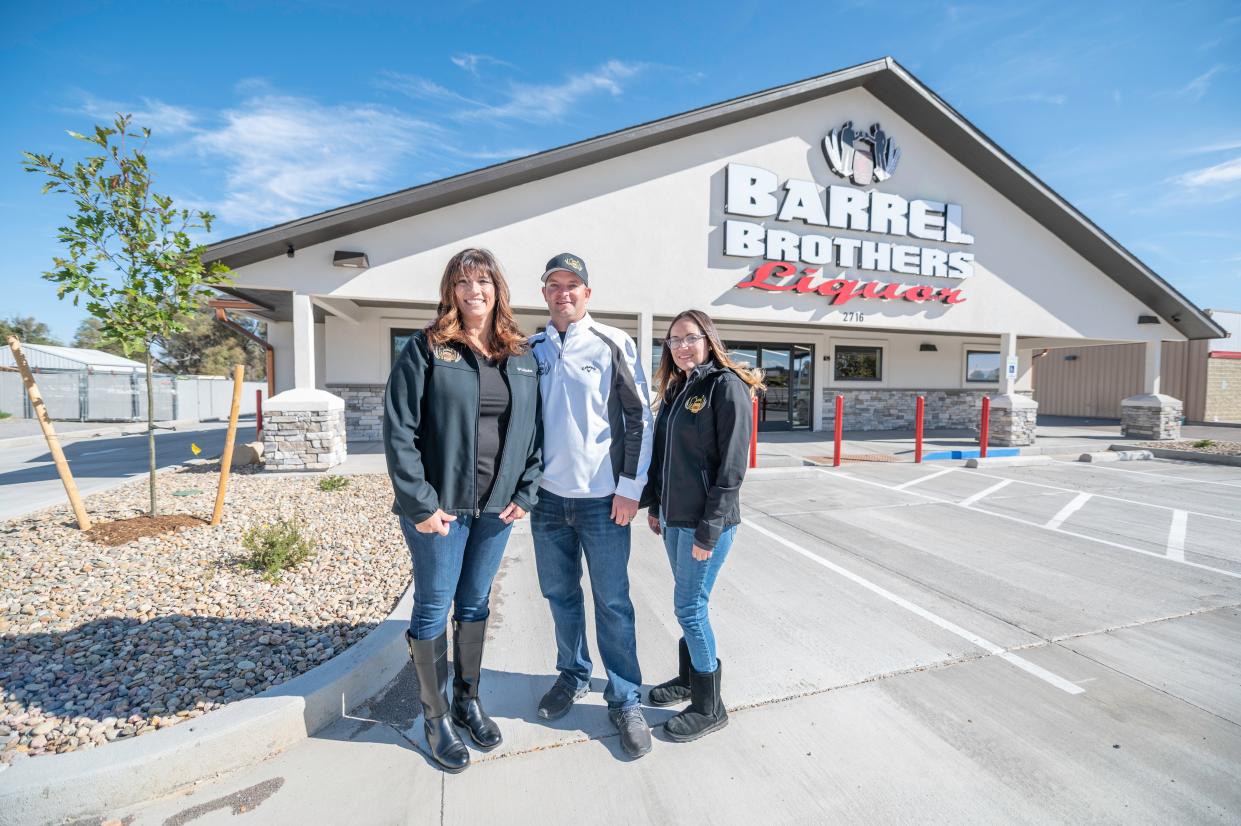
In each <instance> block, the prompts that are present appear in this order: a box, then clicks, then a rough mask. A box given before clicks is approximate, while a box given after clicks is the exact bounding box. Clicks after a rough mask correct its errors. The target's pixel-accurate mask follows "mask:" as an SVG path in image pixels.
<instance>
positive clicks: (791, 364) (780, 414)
mask: <svg viewBox="0 0 1241 826" xmlns="http://www.w3.org/2000/svg"><path fill="white" fill-rule="evenodd" d="M725 346H727V347H728V353H729V355H730V356H732V358H733V359H734V360H735V361H737V362H740V363H741V364H744V365H746V366H748V367H758V368H761V369H762V370H763V374H764V376H763V382H764V383H765V384H766V385H767V391H766V392H765V393H763V394H762V395H761V396H759V399H758V429H759V430H793V429H794V428H798V429H801V428H809V427H810V399H811V391H812V389H813V386H814V376H813V370H814V358H813V353H814V350H813V348H811V347H810V346H808V345H802V344H768V343H765V342H764V343H761V344H759V343H749V342H727V343H726V345H725Z"/></svg>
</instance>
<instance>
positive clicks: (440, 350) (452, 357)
mask: <svg viewBox="0 0 1241 826" xmlns="http://www.w3.org/2000/svg"><path fill="white" fill-rule="evenodd" d="M435 357H436V358H437V359H439V360H440V361H447V362H450V363H451V362H454V361H461V354H460V353H458V352H457V351H456V350H454V349H452V348H451V347H449V346H448V345H447V344H441V345H440V346H439V347H436V348H435Z"/></svg>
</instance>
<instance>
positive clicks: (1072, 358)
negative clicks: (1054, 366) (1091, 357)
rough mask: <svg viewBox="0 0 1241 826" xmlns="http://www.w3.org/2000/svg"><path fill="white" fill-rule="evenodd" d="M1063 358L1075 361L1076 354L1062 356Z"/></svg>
mask: <svg viewBox="0 0 1241 826" xmlns="http://www.w3.org/2000/svg"><path fill="white" fill-rule="evenodd" d="M1064 360H1065V361H1077V356H1075V355H1073V356H1065V357H1064Z"/></svg>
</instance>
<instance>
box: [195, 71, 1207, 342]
mask: <svg viewBox="0 0 1241 826" xmlns="http://www.w3.org/2000/svg"><path fill="white" fill-rule="evenodd" d="M857 87H862V88H864V89H866V90H867V91H868V92H870V93H871V94H872V95H874V96H875V97H876V98H878V99H879V100H880V101H881V102H882V103H884V104H885V105H886V106H888V107H889V108H891V109H892V110H893V111H895V112H896V113H898V114H899V115H900V116H901V117H903V118H904V119H905V120H906V121H908V122H909V123H910V124H912V125H913V126H914V128H916V129H917V130H918V131H920V132H922V133H923V134H924V135H926V136H927V137H928V138H929V139H930V140H932V141H934V142H935V143H936V144H937V145H938V146H939V147H940V148H941V149H942V150H943V151H944V152H947V153H948V154H949V155H951V156H952V157H953V158H955V159H956V160H957V161H959V162H960V163H961V164H962V165H964V166H966V167H967V168H969V169H970V170H972V171H973V172H974V173H975V174H976V175H978V176H979V177H980V178H982V179H983V180H984V181H985V182H986V183H987V184H989V185H990V186H991V187H992V188H994V189H995V190H996V191H998V192H999V193H1000V194H1001V195H1003V196H1005V197H1006V198H1008V199H1009V200H1010V201H1011V202H1013V203H1014V204H1015V205H1016V206H1018V207H1019V208H1020V209H1022V210H1024V211H1025V212H1026V213H1028V214H1029V215H1030V216H1031V217H1032V218H1034V219H1035V220H1036V221H1038V222H1039V223H1041V224H1042V225H1043V226H1044V227H1046V228H1047V229H1048V230H1050V231H1051V232H1053V233H1055V234H1056V235H1057V236H1059V238H1060V239H1061V240H1062V241H1064V242H1065V243H1066V244H1068V245H1069V247H1071V248H1072V249H1073V250H1075V251H1076V252H1077V253H1078V254H1079V255H1081V256H1082V257H1083V258H1085V259H1086V260H1087V261H1089V262H1090V263H1091V264H1093V265H1094V266H1095V267H1097V268H1098V269H1099V270H1101V271H1102V272H1104V273H1106V274H1107V275H1109V276H1111V277H1112V278H1113V279H1114V280H1115V281H1116V282H1117V283H1118V284H1120V286H1121V287H1123V288H1124V289H1125V290H1127V291H1128V292H1129V293H1131V294H1132V295H1133V296H1134V297H1135V298H1137V299H1138V300H1139V301H1141V302H1142V303H1143V304H1145V305H1146V306H1148V307H1150V309H1151V310H1153V311H1154V312H1156V313H1158V314H1159V316H1160V317H1161V318H1163V319H1164V320H1165V321H1167V322H1168V323H1169V324H1171V325H1172V326H1173V327H1174V328H1175V329H1176V330H1177V331H1179V332H1180V333H1181V334H1182V335H1184V336H1186V337H1187V338H1191V339H1201V338H1215V337H1218V336H1220V335H1222V334H1223V332H1224V331H1223V330H1222V329H1221V328H1220V327H1219V325H1218V324H1217V323H1215V322H1214V321H1212V320H1211V318H1210V317H1209V316H1208V315H1207V314H1206V313H1204V312H1203V311H1202V310H1200V309H1198V307H1196V306H1194V304H1193V303H1192V302H1191V301H1189V299H1187V298H1185V296H1183V295H1181V294H1180V293H1179V292H1178V291H1177V290H1176V289H1175V288H1173V287H1172V285H1170V284H1169V283H1168V282H1166V281H1164V280H1163V279H1162V278H1160V277H1159V275H1157V274H1156V273H1155V272H1154V271H1152V270H1151V269H1150V268H1149V267H1147V266H1146V265H1145V264H1143V263H1142V262H1141V261H1139V260H1138V258H1137V257H1136V256H1135V255H1133V253H1131V252H1129V251H1128V250H1126V249H1125V248H1124V247H1122V246H1121V245H1120V244H1119V243H1117V242H1116V240H1115V239H1113V238H1112V237H1111V236H1109V235H1108V234H1107V233H1106V232H1104V231H1103V230H1101V229H1099V227H1097V226H1096V225H1095V224H1094V223H1092V222H1091V221H1090V220H1089V219H1088V218H1086V216H1084V215H1082V214H1081V213H1080V212H1078V211H1077V210H1076V209H1075V208H1074V207H1073V206H1072V205H1071V204H1069V202H1068V201H1066V200H1065V199H1064V198H1061V197H1060V196H1059V195H1058V194H1056V193H1055V192H1054V191H1053V190H1052V189H1051V188H1050V187H1048V186H1047V185H1046V184H1044V183H1043V182H1042V181H1040V180H1039V179H1038V178H1036V177H1035V176H1034V174H1033V173H1031V172H1030V171H1029V170H1028V169H1026V168H1025V167H1024V166H1022V165H1021V164H1019V163H1018V162H1017V161H1016V160H1014V159H1013V158H1012V157H1011V156H1009V155H1008V153H1006V152H1005V151H1004V150H1003V149H1001V148H1000V147H999V146H997V145H996V144H995V143H994V142H993V141H991V140H990V139H989V138H988V137H987V136H986V135H984V134H983V133H982V132H981V131H979V130H978V129H977V128H976V127H975V126H974V125H973V124H971V123H970V122H969V121H968V120H966V119H965V118H964V117H963V116H962V115H961V114H960V113H959V112H957V111H956V110H955V109H953V108H952V107H951V106H949V105H948V104H947V103H945V102H944V101H943V100H942V99H941V98H940V97H939V96H938V95H936V94H935V93H934V92H932V91H931V90H930V89H928V88H927V87H926V86H924V85H923V84H922V83H921V82H920V81H919V80H917V78H915V77H914V76H913V75H911V74H910V73H909V72H908V71H906V70H905V69H904V68H903V67H902V66H900V64H898V63H897V62H896V61H895V60H893V59H892V58H890V57H885V58H883V59H882V60H875V61H871V62H870V63H863V64H861V65H858V66H853V67H851V68H848V69H842V70H840V71H838V72H831V73H829V74H825V75H820V76H818V77H812V78H809V79H807V80H802V81H798V82H796V83H790V84H788V85H785V86H777V87H776V88H774V89H768V90H766V91H763V92H757V93H755V94H752V95H745V96H743V97H739V98H734V99H732V100H727V101H724V102H723V103H716V104H713V105H711V106H704V107H702V108H701V109H694V110H692V111H690V112H685V113H683V114H680V115H673V116H671V117H667V118H662V119H660V120H656V121H651V122H649V123H644V124H641V125H639V126H632V127H630V128H628V129H622V130H620V131H617V132H610V133H608V134H606V135H600V136H599V137H596V138H589V139H587V140H584V141H579V142H577V143H572V144H569V145H567V146H562V147H559V148H557V149H550V150H548V151H546V152H539V153H537V154H534V155H528V156H526V157H524V158H517V159H515V160H512V161H507V162H505V163H501V164H496V165H494V166H489V167H485V168H483V169H478V170H474V171H473V172H466V173H463V174H461V175H454V176H452V177H450V178H443V179H441V180H438V181H432V182H431V183H427V184H423V185H421V186H416V187H412V188H410V189H403V190H401V191H400V192H394V193H392V194H390V195H381V196H380V197H378V198H371V199H369V200H366V201H359V202H358V203H356V204H350V205H348V206H343V207H339V208H337V209H332V210H328V211H327V212H321V213H318V214H317V215H310V216H307V217H305V218H298V219H296V220H293V221H289V222H287V223H284V224H278V225H276V226H274V227H269V228H268V229H263V230H258V231H256V232H251V233H248V234H246V235H239V236H237V237H236V238H229V239H227V240H225V241H221V242H219V243H218V244H213V245H211V246H210V247H208V249H207V255H206V256H205V258H206V260H208V261H220V262H222V263H224V264H226V265H228V266H230V267H234V268H236V267H242V266H245V265H247V264H252V263H255V262H256V261H262V260H265V259H268V258H273V257H275V256H277V255H284V254H285V253H286V251H287V250H288V248H289V246H290V245H292V246H293V248H294V249H299V248H302V247H306V246H310V245H312V244H318V243H322V242H324V241H330V240H332V239H333V238H339V237H342V236H345V235H350V234H352V233H355V232H359V231H361V230H366V229H370V228H372V227H376V226H380V225H383V224H388V223H391V222H393V221H398V220H400V219H402V218H408V217H410V216H413V215H418V214H420V213H423V212H429V211H431V210H435V209H439V208H441V207H444V206H448V205H449V204H455V203H459V202H461V201H466V200H469V199H472V198H478V197H480V196H483V195H487V194H490V193H492V192H498V191H500V190H502V189H508V188H509V187H514V186H518V185H520V184H524V183H528V182H530V181H534V180H538V179H540V178H547V177H550V176H552V175H558V174H560V173H562V172H567V171H569V170H572V169H578V168H580V167H584V166H588V165H590V164H594V163H599V162H600V161H605V160H608V159H610V158H615V157H617V156H620V155H624V154H627V153H630V152H636V151H638V150H641V149H646V148H647V147H650V146H655V145H657V144H661V143H666V142H668V141H673V140H677V139H678V138H683V137H686V136H688V135H694V134H697V133H700V132H706V131H708V130H711V129H716V128H719V127H721V126H726V125H728V124H731V123H736V122H737V121H741V120H746V119H748V118H753V117H756V116H759V115H765V114H767V113H769V112H773V111H776V110H779V109H784V108H787V107H790V106H796V105H798V104H801V103H805V102H807V101H810V100H814V99H816V98H821V97H827V96H828V95H833V94H836V93H838V92H842V91H845V90H847V89H853V88H857ZM230 292H237V291H235V290H230Z"/></svg>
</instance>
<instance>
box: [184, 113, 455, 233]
mask: <svg viewBox="0 0 1241 826" xmlns="http://www.w3.org/2000/svg"><path fill="white" fill-rule="evenodd" d="M222 120H223V123H222V124H221V125H220V126H219V127H217V128H212V129H206V130H203V131H200V132H199V133H198V134H196V135H195V136H194V138H193V140H192V142H191V146H192V148H193V149H195V150H197V151H198V152H200V153H202V154H203V155H204V156H207V157H210V158H212V159H214V160H216V161H217V162H220V163H221V164H222V166H223V173H224V183H225V192H224V194H223V196H222V198H221V199H220V200H219V202H218V203H216V204H215V205H214V208H215V210H216V211H217V212H219V214H220V216H221V218H223V219H224V220H225V221H226V222H229V223H237V224H252V223H273V222H278V221H284V220H289V219H291V218H295V217H297V216H299V215H304V214H305V213H306V212H307V211H308V210H314V209H327V208H330V207H334V206H339V205H340V204H342V203H346V202H347V201H349V200H350V199H353V198H356V197H358V196H361V195H365V194H369V193H371V192H373V191H374V190H375V189H376V188H377V187H381V186H390V181H389V178H390V176H391V174H392V173H393V172H394V171H395V169H396V167H397V166H398V164H399V162H400V161H401V160H402V159H404V158H406V157H407V156H409V155H412V154H414V153H416V152H418V151H419V150H420V149H422V148H423V147H425V146H426V145H427V144H428V143H431V142H433V141H434V140H435V136H436V134H437V132H438V128H437V127H435V126H434V125H432V124H429V123H426V122H423V121H421V120H418V119H416V118H412V117H409V116H408V115H405V114H402V113H400V112H396V111H393V110H390V109H386V108H382V107H378V106H373V105H366V104H361V105H351V104H344V105H338V106H325V105H323V104H320V103H318V102H316V101H314V100H311V99H308V98H300V97H291V96H280V95H266V96H261V97H255V98H251V99H249V100H246V101H245V102H244V103H242V104H241V106H239V107H237V108H235V109H230V110H228V111H225V112H223V113H222Z"/></svg>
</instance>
